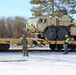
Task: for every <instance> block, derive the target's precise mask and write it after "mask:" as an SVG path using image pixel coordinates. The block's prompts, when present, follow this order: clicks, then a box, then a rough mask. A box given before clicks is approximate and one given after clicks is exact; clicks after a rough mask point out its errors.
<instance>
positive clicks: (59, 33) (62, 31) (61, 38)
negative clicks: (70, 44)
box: [57, 29, 68, 40]
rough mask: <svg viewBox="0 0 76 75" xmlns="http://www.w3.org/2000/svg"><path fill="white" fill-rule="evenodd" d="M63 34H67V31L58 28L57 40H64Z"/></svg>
mask: <svg viewBox="0 0 76 75" xmlns="http://www.w3.org/2000/svg"><path fill="white" fill-rule="evenodd" d="M65 35H68V31H67V30H65V29H59V30H58V32H57V36H58V39H59V40H64V38H65V37H64V36H65Z"/></svg>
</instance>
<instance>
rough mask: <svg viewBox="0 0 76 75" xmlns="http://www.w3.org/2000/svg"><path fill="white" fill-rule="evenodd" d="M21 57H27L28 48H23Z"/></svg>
mask: <svg viewBox="0 0 76 75" xmlns="http://www.w3.org/2000/svg"><path fill="white" fill-rule="evenodd" d="M23 56H28V48H27V47H24V46H23Z"/></svg>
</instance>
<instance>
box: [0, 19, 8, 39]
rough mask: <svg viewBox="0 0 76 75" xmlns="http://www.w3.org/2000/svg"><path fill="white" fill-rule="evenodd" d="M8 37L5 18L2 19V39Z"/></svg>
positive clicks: (0, 28) (0, 22)
mask: <svg viewBox="0 0 76 75" xmlns="http://www.w3.org/2000/svg"><path fill="white" fill-rule="evenodd" d="M6 37H7V29H6V21H5V18H1V19H0V38H6Z"/></svg>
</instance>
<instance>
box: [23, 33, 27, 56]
mask: <svg viewBox="0 0 76 75" xmlns="http://www.w3.org/2000/svg"><path fill="white" fill-rule="evenodd" d="M22 45H23V47H22V50H23V56H25V55H26V56H28V47H27V39H26V35H25V34H24V35H23V39H22Z"/></svg>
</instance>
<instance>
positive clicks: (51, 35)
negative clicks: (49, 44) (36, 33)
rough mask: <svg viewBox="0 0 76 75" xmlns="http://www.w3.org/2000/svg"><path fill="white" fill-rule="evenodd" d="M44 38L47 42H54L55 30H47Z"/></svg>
mask: <svg viewBox="0 0 76 75" xmlns="http://www.w3.org/2000/svg"><path fill="white" fill-rule="evenodd" d="M45 36H46V38H47V39H48V40H55V39H56V31H55V29H54V28H53V29H50V28H49V29H48V30H46V32H45Z"/></svg>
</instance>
